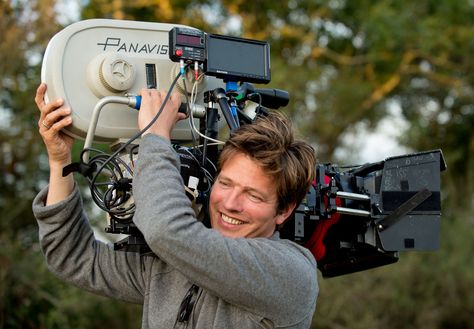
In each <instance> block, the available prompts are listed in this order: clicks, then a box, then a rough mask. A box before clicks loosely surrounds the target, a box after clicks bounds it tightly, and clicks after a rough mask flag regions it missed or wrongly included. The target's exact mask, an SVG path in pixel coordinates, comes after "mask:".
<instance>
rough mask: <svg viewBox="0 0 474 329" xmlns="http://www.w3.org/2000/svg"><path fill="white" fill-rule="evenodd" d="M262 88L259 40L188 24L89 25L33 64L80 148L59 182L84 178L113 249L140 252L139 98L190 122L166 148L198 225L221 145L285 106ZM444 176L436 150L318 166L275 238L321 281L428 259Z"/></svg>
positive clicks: (265, 68)
mask: <svg viewBox="0 0 474 329" xmlns="http://www.w3.org/2000/svg"><path fill="white" fill-rule="evenodd" d="M270 79H271V74H270V46H269V44H268V43H267V42H263V41H258V40H250V39H244V38H236V37H231V36H224V35H217V34H210V33H205V32H203V31H200V30H198V29H195V28H192V27H189V26H183V25H174V24H162V23H147V22H135V21H121V20H109V19H92V20H85V21H81V22H78V23H74V24H71V25H69V26H68V27H66V28H65V29H63V30H62V31H60V32H59V33H58V34H56V35H55V36H54V37H53V38H52V39H51V41H50V42H49V44H48V47H47V49H46V53H45V56H44V59H43V65H42V81H43V82H45V83H46V84H47V85H48V90H47V95H46V98H47V99H55V98H58V97H62V98H63V99H64V101H65V104H67V105H69V106H70V108H71V109H72V116H73V125H71V126H70V127H68V128H67V129H65V131H64V132H65V133H66V134H69V135H71V136H73V137H75V138H81V139H84V140H85V141H84V147H83V151H82V153H81V158H80V160H79V161H78V162H76V163H73V164H71V165H69V166H68V167H66V168H64V174H68V173H70V172H79V173H81V174H82V175H83V176H84V177H86V178H87V180H88V182H89V186H90V190H91V196H92V199H93V200H94V202H95V203H96V204H97V206H99V207H100V208H101V209H102V210H104V211H105V212H106V213H107V214H108V215H109V226H108V227H107V228H106V232H108V233H113V234H125V238H124V239H122V240H120V241H118V242H116V243H115V244H114V247H115V249H117V250H126V251H136V252H141V253H146V252H149V249H148V247H147V245H146V243H145V241H144V239H143V237H142V235H141V233H140V232H139V230H138V229H137V228H136V226H135V225H134V223H133V215H134V211H135V204H134V201H133V195H132V183H133V168H134V161H135V160H136V157H137V154H138V148H139V138H140V136H141V132H140V131H138V127H137V111H136V110H137V109H139V108H140V102H141V97H140V96H139V93H140V89H141V88H144V87H146V88H159V89H165V90H169V92H168V95H167V97H169V95H170V94H171V91H172V90H176V91H178V92H179V93H180V95H181V98H182V103H183V105H182V108H180V111H185V112H186V113H187V114H188V117H189V120H188V121H180V122H178V124H177V125H176V127H175V129H174V130H173V132H172V136H171V138H172V142H173V144H174V146H175V148H176V151H177V153H178V155H179V157H180V160H181V175H182V178H183V182H184V185H185V190H186V194H187V195H188V197H189V198H190V199H191V200H192V202H193V206H194V209H195V211H196V214H197V216H198V218H201V219H203V223H206V219H205V217H206V216H205V215H206V205H207V198H208V196H209V192H210V188H211V186H212V183H213V177H214V175H215V173H216V168H215V164H216V162H217V157H218V153H219V150H220V145H221V144H223V142H222V140H223V139H224V140H225V137H222V136H225V134H226V132H227V131H229V130H230V131H233V130H235V129H238V128H239V126H240V125H244V124H252V122H253V121H254V120H255V118H256V117H257V116H259V115H266V114H267V113H268V111H271V110H273V109H278V108H280V107H284V106H286V105H287V104H288V101H289V95H288V93H287V92H286V91H283V90H278V89H269V88H257V87H255V86H254V85H253V84H252V83H257V84H262V83H263V84H265V83H268V82H269V81H270ZM145 130H146V128H145ZM94 142H95V143H101V144H108V146H109V147H110V150H111V152H112V153H111V154H108V153H106V152H104V151H101V150H100V149H96V148H93V147H92V146H93V143H94ZM445 168H446V165H445V163H444V159H443V156H442V153H441V151H440V150H435V151H428V152H422V153H416V154H411V155H404V156H398V157H392V158H388V159H386V160H384V161H380V162H377V163H371V164H366V165H363V166H355V167H353V168H350V169H348V170H345V168H340V167H339V166H337V165H334V164H318V165H317V168H316V169H317V177H316V179H315V181H314V184H313V186H312V188H311V189H310V191H309V192H308V194H307V198H306V200H305V201H304V202H303V203H301V204H300V205H299V207H298V208H297V209H296V211H295V212H294V214H293V215H292V217H291V218H290V220H289V221H288V222H287V223H286V224H285V225H284V227H283V228H282V229H281V235H282V236H283V237H285V238H289V239H291V240H293V241H296V242H297V243H300V244H302V245H304V246H306V247H307V248H309V249H310V250H311V252H312V253H313V254H314V255H315V257H316V259H317V260H318V268H319V269H320V271H321V272H322V274H323V275H324V276H336V275H342V274H347V273H351V272H355V271H361V270H365V269H369V268H372V267H376V266H382V265H386V264H390V263H393V262H396V261H397V260H398V251H402V250H435V249H437V248H438V245H439V224H440V216H441V207H440V203H441V197H440V177H439V176H440V171H442V170H444V169H445ZM202 217H204V218H202Z"/></svg>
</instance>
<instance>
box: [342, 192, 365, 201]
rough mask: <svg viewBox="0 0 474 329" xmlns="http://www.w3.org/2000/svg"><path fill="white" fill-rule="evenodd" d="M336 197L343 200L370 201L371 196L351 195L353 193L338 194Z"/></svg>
mask: <svg viewBox="0 0 474 329" xmlns="http://www.w3.org/2000/svg"><path fill="white" fill-rule="evenodd" d="M336 196H338V197H340V198H343V199H350V200H358V201H367V200H370V196H368V195H366V194H358V193H351V192H336Z"/></svg>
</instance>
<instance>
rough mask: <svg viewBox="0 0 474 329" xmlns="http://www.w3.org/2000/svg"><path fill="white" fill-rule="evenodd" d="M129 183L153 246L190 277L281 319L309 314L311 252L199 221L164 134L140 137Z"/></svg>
mask: <svg viewBox="0 0 474 329" xmlns="http://www.w3.org/2000/svg"><path fill="white" fill-rule="evenodd" d="M133 186H134V187H133V193H134V199H135V204H136V212H135V217H134V221H135V224H136V225H137V227H138V228H139V229H140V230H141V231H142V233H143V234H144V237H145V240H146V241H147V243H148V245H149V246H150V248H151V249H152V250H153V251H154V252H155V253H156V254H157V255H158V256H159V257H160V258H162V259H163V260H164V261H166V262H168V263H169V264H170V265H172V266H174V267H175V268H176V269H178V270H179V271H181V272H182V273H183V274H184V275H185V276H187V277H188V279H189V280H190V281H192V282H195V283H196V284H198V285H199V286H201V287H203V288H206V289H207V290H208V291H210V292H212V293H213V294H215V295H217V296H220V297H221V298H223V299H224V300H227V301H228V302H230V303H233V304H236V305H239V306H240V307H243V308H245V309H247V310H249V311H251V312H257V313H259V314H260V315H262V316H264V317H267V318H270V319H272V320H275V319H277V320H281V321H277V322H280V323H282V322H286V323H287V324H288V325H290V324H291V323H296V322H298V321H300V320H301V319H302V318H304V317H307V316H308V314H312V312H313V311H314V307H315V304H316V297H317V294H318V284H317V275H316V262H315V260H314V257H313V256H312V255H311V253H310V252H309V251H308V250H306V249H305V248H302V247H300V246H298V245H296V244H295V243H293V242H290V241H287V240H279V239H278V238H277V239H273V240H272V239H268V238H253V239H246V238H237V239H231V238H226V237H224V236H222V235H221V234H220V233H219V232H217V231H215V230H213V229H207V228H206V227H205V226H204V225H203V224H202V223H200V222H198V221H197V220H196V218H195V215H194V211H193V209H192V207H191V202H190V201H189V199H188V198H187V197H186V195H185V191H184V186H183V182H182V178H181V175H180V172H179V159H178V157H177V155H176V153H175V151H174V150H173V149H172V148H171V145H170V143H169V141H167V140H165V139H163V138H161V137H159V136H156V135H151V134H148V135H146V136H145V137H144V138H143V139H142V141H141V142H140V153H139V159H138V161H137V166H136V168H135V173H134V184H133Z"/></svg>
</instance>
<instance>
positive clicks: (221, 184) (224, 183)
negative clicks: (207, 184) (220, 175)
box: [218, 180, 230, 187]
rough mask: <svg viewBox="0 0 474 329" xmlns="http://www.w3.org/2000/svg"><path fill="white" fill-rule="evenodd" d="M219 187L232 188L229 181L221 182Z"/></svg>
mask: <svg viewBox="0 0 474 329" xmlns="http://www.w3.org/2000/svg"><path fill="white" fill-rule="evenodd" d="M218 182H219V185H220V186H222V187H230V183H229V182H227V181H223V180H219V181H218Z"/></svg>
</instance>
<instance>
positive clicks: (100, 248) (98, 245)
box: [33, 185, 146, 303]
mask: <svg viewBox="0 0 474 329" xmlns="http://www.w3.org/2000/svg"><path fill="white" fill-rule="evenodd" d="M47 194H48V189H47V188H45V189H43V190H42V191H40V193H39V194H38V195H37V196H36V198H35V200H34V201H33V213H34V215H35V217H36V219H37V222H38V226H39V240H40V245H41V249H42V251H43V254H44V255H45V258H46V262H47V264H48V268H49V269H50V270H51V271H52V272H53V273H54V274H55V275H56V276H58V277H59V278H61V279H63V280H64V281H67V282H69V283H72V284H74V285H76V286H78V287H80V288H83V289H86V290H89V291H91V292H95V293H98V294H101V295H105V296H108V297H113V298H116V299H120V300H123V301H128V302H132V303H143V295H144V290H145V281H144V277H143V273H142V271H141V270H142V268H143V267H144V266H145V265H146V264H145V263H143V262H144V261H145V260H142V259H141V258H140V256H139V255H138V254H136V253H126V252H115V251H114V250H113V247H112V246H110V245H107V244H105V243H103V242H101V241H98V240H96V239H95V238H94V233H93V230H92V228H91V227H90V224H89V222H88V219H87V216H86V215H85V213H84V210H83V204H82V199H81V197H80V193H79V188H78V187H77V185H76V186H75V188H74V191H73V193H72V194H71V195H70V196H69V197H68V198H67V199H65V200H63V201H61V202H59V203H56V204H53V205H49V206H45V202H44V200H45V199H46V196H47Z"/></svg>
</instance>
